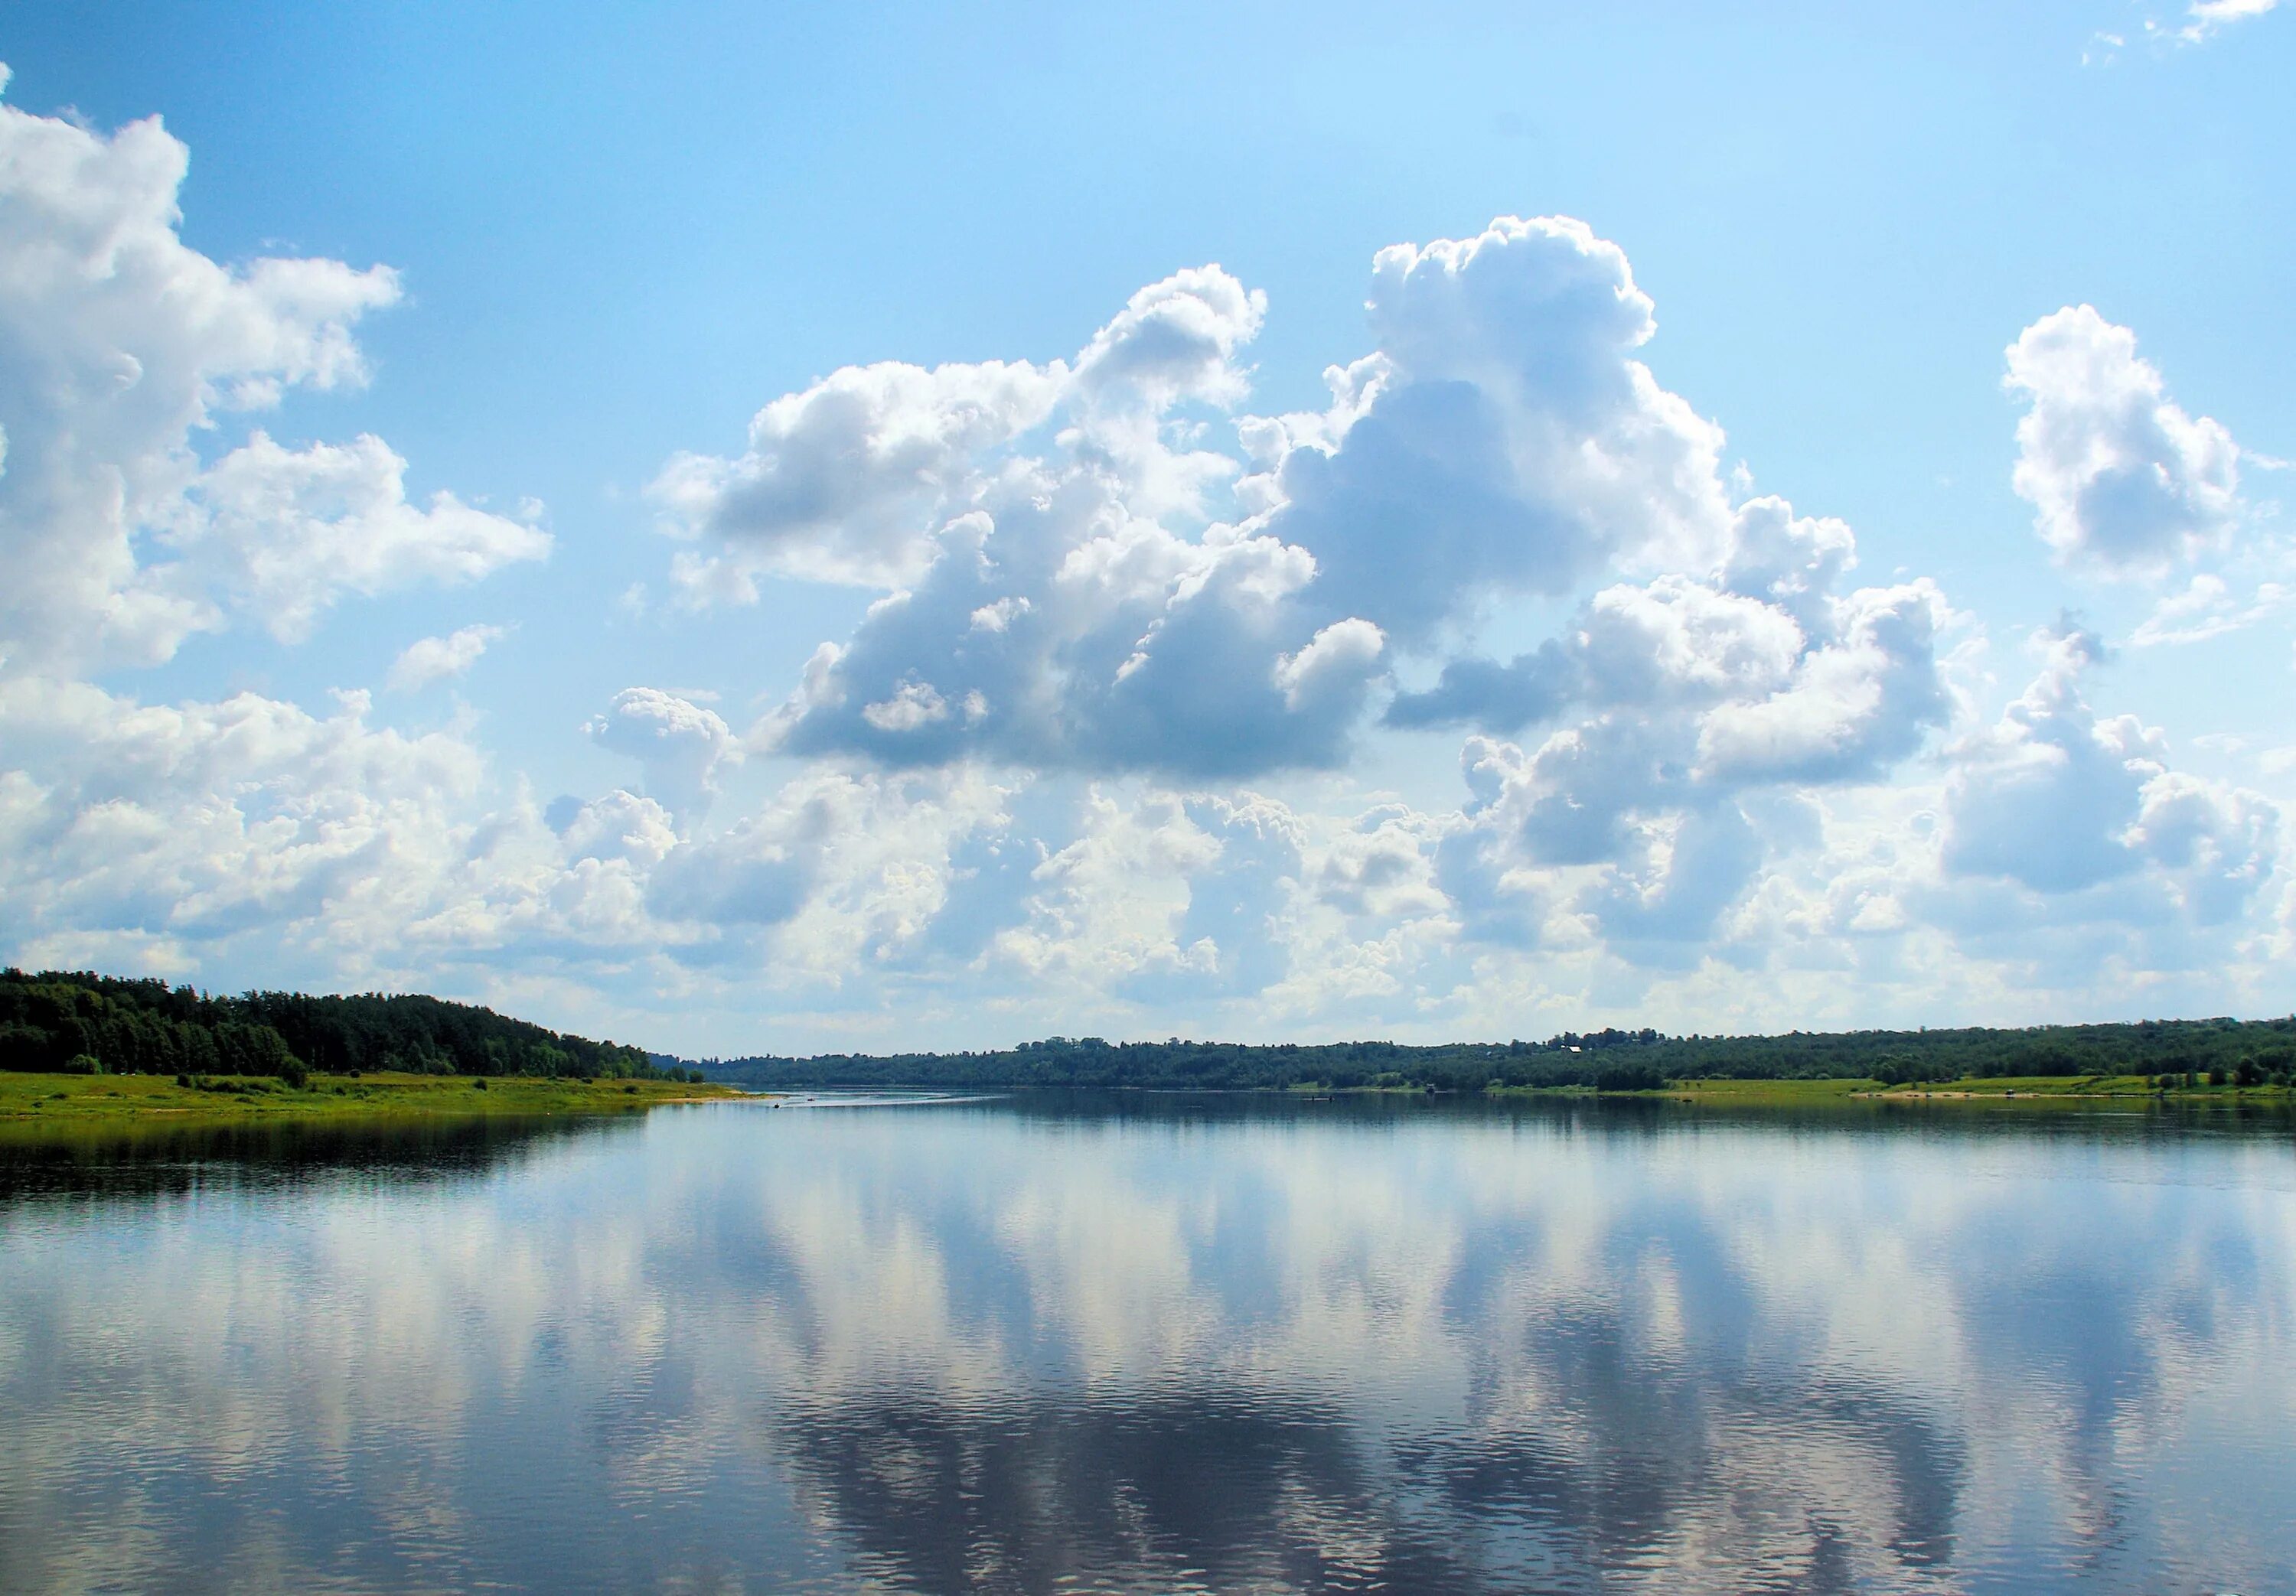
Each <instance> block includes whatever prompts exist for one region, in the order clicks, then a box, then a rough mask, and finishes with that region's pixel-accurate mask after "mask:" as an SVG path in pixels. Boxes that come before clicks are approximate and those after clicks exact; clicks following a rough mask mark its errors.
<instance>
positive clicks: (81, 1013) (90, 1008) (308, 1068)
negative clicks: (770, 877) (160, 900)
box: [0, 969, 699, 1080]
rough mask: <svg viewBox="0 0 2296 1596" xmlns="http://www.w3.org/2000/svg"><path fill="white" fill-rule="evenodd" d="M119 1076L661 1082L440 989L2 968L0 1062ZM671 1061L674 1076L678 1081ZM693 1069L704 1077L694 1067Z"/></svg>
mask: <svg viewBox="0 0 2296 1596" xmlns="http://www.w3.org/2000/svg"><path fill="white" fill-rule="evenodd" d="M96 1068H100V1069H102V1070H106V1071H109V1072H111V1073H114V1074H122V1075H260V1076H282V1077H284V1078H286V1079H289V1080H299V1079H301V1078H302V1077H303V1076H305V1075H307V1074H308V1073H310V1072H313V1071H317V1072H320V1073H324V1074H328V1075H347V1074H348V1073H350V1072H351V1071H353V1070H360V1071H367V1070H380V1069H404V1070H413V1071H415V1072H417V1073H420V1074H428V1075H479V1076H512V1075H529V1076H619V1077H645V1078H660V1077H661V1076H665V1075H668V1074H670V1073H671V1072H670V1071H668V1070H665V1069H664V1068H661V1066H660V1065H659V1064H657V1063H656V1062H655V1061H654V1060H653V1058H652V1056H651V1055H649V1054H647V1053H645V1052H642V1051H641V1050H639V1049H637V1048H635V1047H624V1046H622V1045H620V1044H617V1043H612V1042H593V1041H590V1040H589V1039H588V1038H587V1037H584V1036H565V1035H560V1034H559V1033H557V1032H555V1031H550V1030H545V1029H544V1028H543V1027H540V1026H538V1025H529V1024H528V1023H527V1022H526V1021H525V1020H522V1019H506V1018H505V1017H504V1016H503V1015H500V1014H497V1013H496V1012H495V1011H493V1010H491V1009H481V1008H476V1007H473V1006H472V1005H471V1004H468V1003H447V1002H446V1001H445V1000H444V999H441V998H436V997H419V996H398V997H391V996H385V995H384V994H381V993H366V994H358V995H354V996H348V997H313V996H309V995H307V994H303V993H298V992H249V993H245V994H242V995H240V996H237V997H222V996H210V995H209V994H203V993H201V992H197V991H194V990H193V988H191V987H189V986H168V984H167V983H166V982H165V981H154V980H137V979H123V978H119V977H114V976H102V975H94V974H92V973H89V972H87V971H85V970H42V971H41V972H39V973H38V974H37V975H27V974H26V973H25V972H24V971H22V970H14V969H10V970H4V971H0V1069H9V1070H67V1071H68V1070H80V1071H86V1070H89V1069H96ZM684 1076H685V1071H684V1069H683V1068H682V1067H678V1068H677V1070H676V1075H675V1076H674V1077H673V1078H684ZM695 1078H699V1077H698V1076H697V1077H695Z"/></svg>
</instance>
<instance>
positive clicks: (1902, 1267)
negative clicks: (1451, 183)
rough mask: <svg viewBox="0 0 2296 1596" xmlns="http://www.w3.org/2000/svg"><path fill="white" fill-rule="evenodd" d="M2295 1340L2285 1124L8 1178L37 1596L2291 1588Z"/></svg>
mask: <svg viewBox="0 0 2296 1596" xmlns="http://www.w3.org/2000/svg"><path fill="white" fill-rule="evenodd" d="M2292 1459H2296V1137H2292V1135H2291V1132H2290V1125H2289V1122H2288V1121H2287V1120H2286V1119H2284V1118H2276V1119H2262V1120H2256V1121H2242V1120H2236V1119H2232V1118H2226V1117H2213V1118H2211V1117H2177V1116H2174V1115H2170V1114H2163V1113H2161V1112H2158V1111H2154V1112H2151V1113H2144V1114H2135V1115H2088V1114H2068V1113H2063V1112H2052V1113H2048V1114H2034V1115H2014V1114H2004V1113H2002V1112H1998V1111H1991V1110H1982V1109H1933V1110H1930V1111H1926V1112H1921V1111H1907V1112H1899V1113H1892V1114H1889V1115H1873V1114H1866V1115H1860V1114H1856V1113H1851V1112H1847V1111H1844V1112H1838V1113H1833V1114H1822V1115H1812V1116H1801V1117H1796V1116H1791V1115H1777V1116H1772V1117H1763V1116H1760V1115H1742V1116H1735V1117H1733V1116H1726V1115H1721V1114H1717V1113H1712V1112H1707V1111H1702V1110H1693V1109H1664V1108H1644V1107H1619V1108H1606V1107H1602V1106H1596V1105H1587V1104H1578V1105H1570V1104H1554V1103H1546V1104H1541V1103H1517V1104H1513V1105H1487V1104H1472V1105H1469V1104H1453V1103H1443V1102H1437V1103H1422V1102H1415V1101H1341V1102H1335V1103H1295V1102H1288V1101H1269V1100H1254V1099H1244V1098H1217V1097H1201V1098H1187V1097H1152V1096H1150V1097H1128V1098H1076V1097H1062V1098H1053V1097H1030V1096H1020V1097H1006V1098H994V1099H988V1100H985V1101H984V1100H973V1101H946V1102H939V1101H884V1100H881V1099H880V1100H873V1101H869V1102H865V1103H840V1102H836V1101H819V1102H815V1103H811V1104H807V1105H792V1106H787V1107H781V1108H769V1107H767V1106H764V1105H761V1104H727V1105H704V1106H694V1107H687V1108H674V1109H660V1110H657V1111H656V1112H654V1113H652V1115H650V1116H648V1117H644V1118H643V1119H631V1120H617V1121H611V1122H583V1121H558V1122H552V1123H548V1124H536V1125H516V1124H509V1123H505V1122H501V1121H493V1122H485V1123H475V1124H470V1125H439V1124H435V1123H433V1124H418V1125H396V1126H393V1125H373V1126H340V1125H331V1126H327V1127H324V1128H322V1129H314V1130H311V1131H307V1132H295V1131H291V1130H284V1131H283V1130H272V1131H267V1132H260V1133H258V1132H242V1133H237V1134H222V1133H212V1134H201V1133H191V1132H185V1133H182V1134H168V1135H160V1136H155V1137H147V1138H143V1139H141V1140H135V1141H127V1142H82V1143H73V1144H65V1145H61V1146H40V1145H32V1144H29V1143H24V1142H10V1143H0V1590H5V1591H8V1592H45V1591H51V1590H53V1591H80V1590H182V1591H208V1590H213V1591H250V1590H280V1591H323V1590H338V1589H339V1590H361V1591H365V1590H457V1591H459V1590H471V1589H479V1588H506V1589H516V1590H533V1591H576V1590H591V1589H600V1590H607V1589H614V1590H619V1589H649V1590H652V1589H660V1590H674V1591H691V1592H731V1591H751V1592H767V1591H772V1592H780V1591H794V1592H858V1591H899V1592H909V1591H914V1592H956V1591H966V1590H981V1591H1012V1592H1070V1591H1097V1590H1107V1591H1127V1592H1130V1591H1220V1592H1231V1591H1233V1592H1259V1591H1267V1592H1277V1591H1358V1590H1362V1591H1368V1590H1386V1591H1400V1592H1413V1591H1428V1592H1530V1591H1554V1592H1581V1591H1584V1592H1594V1591H1605V1592H1609V1591H1647V1592H1698V1591H1717V1592H1724V1591H1727V1592H1737V1591H1777V1592H1789V1591H1793V1592H1834V1591H1876V1592H1881V1591H1887V1592H1925V1591H1937V1592H2026V1591H2032V1590H2036V1589H2044V1588H2079V1589H2081V1590H2083V1591H2091V1592H2146V1593H2147V1596H2151V1593H2153V1592H2217V1591H2237V1592H2243V1593H2244V1596H2263V1593H2266V1592H2296V1462H2292V1461H2291V1460H2292Z"/></svg>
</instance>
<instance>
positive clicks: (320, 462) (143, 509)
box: [0, 105, 549, 669]
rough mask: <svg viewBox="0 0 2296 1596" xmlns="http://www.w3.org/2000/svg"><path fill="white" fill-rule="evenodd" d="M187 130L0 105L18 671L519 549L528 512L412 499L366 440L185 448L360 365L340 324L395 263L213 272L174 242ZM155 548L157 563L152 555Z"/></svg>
mask: <svg viewBox="0 0 2296 1596" xmlns="http://www.w3.org/2000/svg"><path fill="white" fill-rule="evenodd" d="M186 159H187V157H186V151H185V150H184V146H183V145H182V144H181V143H177V142H176V140H175V139H174V138H172V137H170V136H169V135H168V134H167V132H166V131H165V130H164V129H162V128H161V127H160V124H159V122H158V121H157V119H152V120H147V121H142V122H135V123H131V124H130V125H128V126H127V127H123V128H120V129H119V131H118V132H116V133H114V134H111V135H103V134H101V133H98V132H95V131H93V130H91V129H88V128H86V127H80V126H78V125H76V124H74V123H71V122H68V121H64V120H61V119H54V118H46V117H36V116H31V115H29V114H27V113H25V112H23V111H21V110H16V109H14V108H13V107H12V106H5V105H0V438H4V440H5V444H4V446H5V462H4V463H5V471H4V473H0V561H4V563H5V565H6V567H7V569H8V572H9V578H10V579H9V581H8V582H7V584H6V585H4V587H0V653H4V654H5V656H6V657H7V659H8V661H9V664H10V666H11V667H12V668H17V669H28V668H40V669H47V668H58V667H61V668H73V667H78V666H79V665H83V664H85V665H101V664H107V663H109V664H148V663H152V662H154V661H158V660H161V659H166V658H168V656H169V655H170V654H172V653H173V652H174V651H175V650H176V648H177V647H178V646H179V645H180V643H181V642H183V640H184V638H185V637H186V636H188V635H190V634H193V633H194V632H200V631H211V630H215V629H217V628H219V627H221V626H225V624H226V623H227V620H228V618H229V617H230V615H231V614H232V613H233V612H238V613H241V614H243V615H247V616H250V618H254V619H256V620H258V621H259V622H261V623H262V624H264V625H265V626H268V627H269V628H270V629H271V630H273V631H274V632H275V633H276V634H279V635H281V636H283V637H288V638H292V637H297V636H300V635H301V634H304V633H305V632H307V630H308V628H309V626H310V625H311V624H312V621H313V619H314V618H316V615H317V614H318V612H319V611H320V610H324V608H325V607H326V606H327V605H328V604H329V603H331V602H333V601H334V599H335V598H336V597H337V595H338V594H340V593H343V592H351V593H380V592H383V591H386V590H389V589H392V588H396V587H399V586H403V585H407V584H409V583H414V582H425V581H438V580H464V579H468V578H470V577H475V576H480V575H483V574H484V573H485V572H486V571H488V570H489V569H494V568H495V567H496V566H498V565H500V564H501V563H503V562H504V561H511V560H522V559H532V558H536V557H538V556H539V555H540V554H541V553H542V552H544V551H545V550H546V549H547V547H548V544H549V539H548V537H547V536H545V534H543V533H541V532H539V531H537V530H535V529H534V528H531V527H529V526H526V525H523V524H521V523H519V522H516V521H511V520H504V519H502V518H499V517H496V516H491V515H488V514H486V513H484V512H480V511H477V510H474V509H471V507H469V506H467V505H465V504H463V503H461V502H460V501H458V500H456V499H455V498H453V497H452V496H451V495H439V496H438V497H436V498H435V499H434V500H433V501H432V503H430V505H429V506H428V507H427V508H423V509H414V508H412V507H410V506H408V505H407V504H406V501H405V494H404V489H403V486H402V482H403V476H404V472H405V469H406V466H405V462H403V461H401V460H399V459H398V457H397V456H396V455H394V454H391V453H390V452H389V450H388V449H387V448H386V447H384V446H383V445H381V443H380V442H378V441H377V440H375V439H373V438H361V439H359V440H357V442H356V443H353V444H351V445H348V446H340V447H337V446H327V445H318V446H313V447H312V448H310V449H307V450H303V451H289V450H286V449H283V448H281V447H280V446H278V445H276V444H275V443H273V442H272V441H271V440H270V439H269V438H267V437H266V436H265V435H263V434H262V433H260V432H258V433H255V434H253V435H252V436H251V437H250V438H248V440H247V441H246V442H245V444H243V445H242V446H240V447H238V448H236V449H233V450H230V451H228V452H227V453H225V454H224V455H223V457H222V458H221V459H220V460H219V461H217V462H216V463H214V464H213V465H211V466H210V465H208V464H206V463H204V462H203V461H202V459H201V453H200V451H199V449H198V448H197V447H196V446H195V444H196V443H197V442H201V441H204V439H205V438H206V437H207V436H209V435H211V434H212V432H213V431H214V430H217V429H219V428H221V427H222V426H223V425H224V424H225V421H226V418H228V417H229V416H230V415H231V414H232V413H234V412H243V411H248V410H254V409H261V408H265V407H267V406H270V405H275V404H277V403H278V401H279V400H280V398H281V397H282V396H283V394H284V393H285V391H286V390H287V389H291V388H296V387H304V388H312V389H332V388H344V387H355V386H357V385H358V384H359V383H361V382H363V381H365V377H366V367H365V362H364V360H363V359H362V357H361V355H360V352H359V349H358V346H357V342H356V341H355V340H354V339H353V336H352V331H353V328H354V327H355V325H356V324H357V322H358V321H359V319H360V318H361V317H362V316H364V315H365V314H366V313H367V312H369V311H371V310H373V309H377V308H380V307H385V306H388V305H390V304H392V303H394V302H395V301H396V300H397V299H398V294H399V289H398V278H397V277H396V275H395V274H393V273H392V272H391V271H390V270H389V268H388V267H384V266H376V267H373V268H371V269H369V270H366V271H355V270H353V269H352V268H351V267H349V266H345V265H343V264H341V263H340V262H338V261H331V260H276V259H265V260H257V261H254V262H252V263H250V264H249V265H247V266H242V267H225V266H220V265H218V264H217V263H216V262H215V261H212V260H210V259H209V258H207V257H206V256H204V255H201V253H199V252H198V251H197V250H192V249H189V248H187V247H186V246H185V245H184V243H183V241H182V240H181V238H180V237H179V236H178V233H177V225H178V220H179V217H178V213H177V211H176V192H177V190H178V189H179V188H180V186H181V184H182V182H183V177H184V170H185V163H186ZM167 556H172V558H169V557H167Z"/></svg>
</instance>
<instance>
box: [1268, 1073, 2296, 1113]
mask: <svg viewBox="0 0 2296 1596" xmlns="http://www.w3.org/2000/svg"><path fill="white" fill-rule="evenodd" d="M1308 1090H1309V1091H1310V1092H1314V1093H1318V1094H1322V1093H1329V1092H1330V1090H1331V1089H1330V1088H1327V1087H1324V1088H1308ZM1487 1095H1488V1096H1492V1097H1615V1098H1617V1099H1619V1100H1620V1101H1636V1100H1640V1101H1652V1102H1658V1101H1666V1102H1677V1103H1700V1104H1705V1105H1708V1106H1710V1107H1714V1108H1749V1109H1751V1108H1767V1107H1777V1108H1793V1109H1806V1108H1820V1107H1825V1106H1828V1105H1837V1106H1841V1107H1849V1106H1852V1105H1871V1104H1898V1103H1973V1104H1999V1103H2023V1104H2036V1103H2038V1104H2043V1105H2047V1104H2051V1103H2054V1104H2059V1105H2062V1106H2065V1107H2076V1106H2079V1105H2083V1104H2087V1105H2090V1106H2095V1105H2097V1104H2100V1103H2120V1104H2123V1105H2126V1106H2131V1107H2133V1106H2135V1105H2136V1104H2139V1103H2144V1102H2163V1103H2179V1104H2186V1105H2195V1104H2211V1103H2215V1104H2225V1105H2228V1106H2230V1105H2242V1104H2245V1105H2250V1106H2253V1107H2259V1108H2263V1107H2288V1106H2296V1091H2292V1090H2291V1089H2290V1088H2288V1087H2286V1086H2206V1085H2196V1086H2178V1087H2170V1088H2167V1089H2161V1088H2156V1087H2154V1086H2153V1084H2151V1083H2150V1082H2149V1080H2148V1079H2147V1078H2146V1077H2145V1076H2136V1075H2123V1076H1989V1077H1985V1078H1981V1079H1972V1080H1959V1081H1928V1082H1923V1083H1920V1084H1913V1085H1904V1086H1884V1085H1882V1083H1880V1082H1879V1081H1873V1080H1842V1079H1829V1080H1816V1081H1759V1080H1745V1081H1742V1080H1703V1081H1669V1082H1668V1083H1667V1084H1666V1085H1665V1086H1664V1088H1662V1089H1661V1090H1659V1091H1655V1092H1622V1093H1598V1092H1596V1091H1595V1089H1594V1088H1593V1087H1590V1086H1494V1087H1491V1088H1488V1092H1487Z"/></svg>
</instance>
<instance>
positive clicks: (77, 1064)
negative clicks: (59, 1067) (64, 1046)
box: [63, 1053, 103, 1075]
mask: <svg viewBox="0 0 2296 1596" xmlns="http://www.w3.org/2000/svg"><path fill="white" fill-rule="evenodd" d="M63 1073H64V1074H66V1075H102V1073H103V1060H101V1059H99V1058H97V1057H96V1056H95V1055H94V1053H74V1054H73V1055H72V1056H71V1057H70V1058H69V1059H67V1060H64V1068H63Z"/></svg>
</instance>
